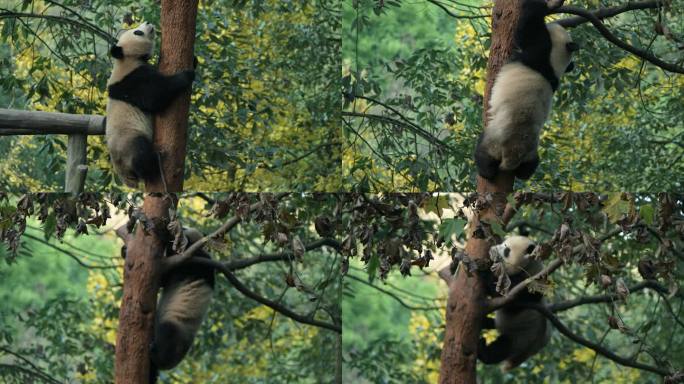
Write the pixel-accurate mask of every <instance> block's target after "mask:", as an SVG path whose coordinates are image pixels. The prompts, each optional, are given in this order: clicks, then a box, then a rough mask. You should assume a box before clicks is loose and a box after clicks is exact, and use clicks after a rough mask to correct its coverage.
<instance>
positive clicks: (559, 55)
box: [546, 23, 579, 78]
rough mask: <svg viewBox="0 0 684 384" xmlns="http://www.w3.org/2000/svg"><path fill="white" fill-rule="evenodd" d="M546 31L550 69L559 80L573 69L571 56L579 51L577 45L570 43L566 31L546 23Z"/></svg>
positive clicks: (556, 25) (570, 40)
mask: <svg viewBox="0 0 684 384" xmlns="http://www.w3.org/2000/svg"><path fill="white" fill-rule="evenodd" d="M546 29H548V31H549V35H550V36H551V57H550V60H551V67H552V68H553V72H554V73H555V74H556V77H558V78H560V77H561V76H562V75H563V73H565V72H570V71H572V70H573V69H574V68H575V64H574V63H573V62H572V54H573V52H575V51H577V50H578V49H579V45H577V43H575V42H573V41H572V38H571V37H570V34H569V33H568V31H566V30H565V28H563V27H562V26H561V25H560V24H558V23H548V24H546Z"/></svg>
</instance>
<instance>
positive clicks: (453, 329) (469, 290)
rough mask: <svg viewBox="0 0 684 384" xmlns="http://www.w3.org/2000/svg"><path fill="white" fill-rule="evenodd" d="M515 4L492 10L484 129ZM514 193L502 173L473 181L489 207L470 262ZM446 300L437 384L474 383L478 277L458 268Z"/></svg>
mask: <svg viewBox="0 0 684 384" xmlns="http://www.w3.org/2000/svg"><path fill="white" fill-rule="evenodd" d="M520 3H521V1H520V0H506V1H501V0H499V1H496V3H495V4H494V8H493V9H492V45H491V48H490V50H489V61H488V63H487V86H486V88H485V94H484V111H483V116H482V117H483V125H484V124H487V112H486V111H487V109H488V105H489V95H490V92H491V89H492V85H493V84H494V78H495V77H496V74H497V73H498V72H499V69H500V68H501V66H502V65H503V64H504V63H505V62H506V60H507V59H508V57H509V56H510V54H511V52H512V50H513V36H514V29H515V26H516V24H517V21H518V17H519V14H520ZM512 191H513V175H511V174H507V173H501V174H499V176H498V177H497V179H496V180H495V181H494V182H490V181H488V180H486V179H483V178H481V177H479V176H478V177H477V192H478V193H479V194H481V195H482V194H486V193H491V197H492V202H491V205H490V207H489V208H486V209H484V210H483V211H481V212H480V215H479V217H477V215H474V217H473V219H472V220H471V222H470V223H469V232H470V233H469V235H470V236H469V237H468V243H467V244H466V249H465V252H466V254H467V255H468V256H469V257H470V258H471V259H473V260H475V261H477V260H483V259H485V258H487V253H488V251H489V247H490V246H491V244H489V243H488V242H487V241H486V240H485V239H478V238H475V237H474V236H473V231H474V230H475V228H477V226H478V223H479V221H480V220H482V219H485V220H486V219H487V218H493V217H495V216H498V217H500V216H502V214H503V211H504V208H505V206H506V196H507V194H508V193H510V192H512ZM447 283H448V285H449V293H448V295H449V297H448V300H447V308H446V329H445V333H444V343H443V347H442V356H441V367H440V378H439V381H440V383H442V384H457V383H458V384H460V383H475V382H476V378H477V377H476V367H477V344H478V340H479V337H480V330H481V328H482V325H481V319H482V316H483V313H484V312H483V310H484V303H485V293H484V285H483V282H482V281H481V279H480V278H479V276H477V274H473V275H472V276H468V274H467V273H466V272H465V268H459V272H458V275H457V276H456V277H455V278H452V279H448V282H447Z"/></svg>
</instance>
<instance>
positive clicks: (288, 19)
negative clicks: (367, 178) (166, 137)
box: [0, 0, 341, 191]
mask: <svg viewBox="0 0 684 384" xmlns="http://www.w3.org/2000/svg"><path fill="white" fill-rule="evenodd" d="M338 8H339V5H338V4H337V2H336V1H326V0H321V1H316V2H310V1H285V2H284V1H275V0H271V1H234V0H212V1H203V2H201V3H200V7H199V12H198V17H197V28H196V30H197V35H196V42H195V55H196V56H197V58H198V61H199V66H198V79H199V80H197V81H196V82H195V83H194V86H193V96H192V101H191V115H190V127H189V137H188V156H187V161H186V172H185V174H186V183H185V185H186V189H190V190H204V191H209V190H242V191H244V190H247V191H250V190H299V191H336V190H338V189H339V187H340V175H341V170H340V167H341V165H340V164H341V163H340V151H339V106H338V100H339V99H338V97H339V96H338V95H337V94H336V93H335V90H336V89H337V86H336V82H337V80H338V79H339V76H338V73H339V66H340V64H339V60H340V58H339V47H340V37H339V33H338V31H339V25H340V16H339V9H338ZM142 20H146V21H149V22H151V23H153V24H155V25H159V6H158V3H157V2H154V1H143V2H140V1H137V2H130V1H115V2H111V1H89V2H87V3H84V2H82V1H74V0H67V1H63V2H55V1H49V0H48V1H42V0H41V1H18V0H17V1H9V2H3V3H2V5H1V6H0V62H1V63H2V65H1V66H0V67H1V69H0V107H4V108H13V109H26V110H42V111H58V112H68V113H77V114H104V112H105V106H106V102H107V94H106V82H107V78H108V77H109V71H110V70H111V62H110V58H109V55H108V49H109V44H110V39H112V38H113V37H114V36H115V35H116V34H117V31H118V30H120V29H122V28H129V27H130V26H131V25H130V24H129V23H132V24H133V25H134V24H136V23H137V22H139V21H142ZM162 33H163V31H162ZM153 61H154V59H153ZM65 147H66V136H61V135H49V136H23V137H22V136H14V137H11V138H3V139H2V140H1V141H0V156H2V158H3V159H5V161H3V163H2V164H1V165H0V180H2V181H0V187H2V189H3V190H5V191H26V190H29V191H60V190H61V189H62V186H63V181H64V172H65V168H64V167H65ZM88 167H89V172H88V179H87V181H86V190H89V191H110V190H112V188H115V189H116V188H123V187H122V186H121V185H120V184H118V182H117V181H116V180H115V178H114V176H113V174H112V171H111V167H110V164H109V159H108V154H107V151H106V147H105V146H104V139H103V138H102V137H96V136H91V137H90V139H89V149H88Z"/></svg>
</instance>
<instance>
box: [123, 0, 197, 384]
mask: <svg viewBox="0 0 684 384" xmlns="http://www.w3.org/2000/svg"><path fill="white" fill-rule="evenodd" d="M197 5H198V0H162V2H161V22H160V23H161V31H162V39H161V50H160V60H159V70H160V71H161V72H162V73H164V74H171V73H176V72H178V71H181V70H184V69H189V68H192V65H193V57H194V55H193V46H194V43H195V23H196V18H197ZM189 111H190V91H188V92H187V93H186V94H184V95H182V96H179V97H178V98H177V99H176V100H174V101H173V102H172V103H171V105H170V106H169V108H168V109H167V110H166V111H164V112H162V113H160V114H158V115H156V116H155V122H154V146H155V150H157V151H159V153H160V157H161V160H162V172H163V175H164V177H163V179H162V180H159V181H154V182H148V183H145V191H146V192H148V193H149V194H148V195H146V196H145V200H144V203H143V212H144V213H145V217H146V218H147V222H146V223H139V224H138V226H137V230H136V232H135V235H134V236H131V237H130V241H129V243H128V244H127V249H128V252H127V255H126V263H125V266H124V289H123V297H122V300H121V310H120V313H119V328H118V331H117V338H116V360H115V382H116V383H117V384H130V383H137V384H144V383H147V382H148V381H149V375H150V364H149V363H150V354H149V348H150V343H151V341H152V336H153V329H154V313H155V309H156V304H157V291H158V290H159V277H160V272H161V258H162V257H163V256H164V250H165V248H166V245H167V244H168V241H167V240H166V239H167V236H166V231H167V224H168V222H169V211H170V210H171V209H175V207H176V205H177V203H178V199H177V196H176V195H175V194H167V193H165V192H182V190H183V176H184V175H183V173H184V167H185V154H186V144H187V128H188V116H189ZM151 192H152V193H151ZM154 192H156V193H154ZM160 193H162V194H160Z"/></svg>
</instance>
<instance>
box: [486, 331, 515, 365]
mask: <svg viewBox="0 0 684 384" xmlns="http://www.w3.org/2000/svg"><path fill="white" fill-rule="evenodd" d="M511 347H512V340H511V338H510V337H508V336H507V335H500V336H499V337H498V338H497V339H496V340H494V342H493V343H491V344H487V342H486V341H485V339H484V338H481V339H480V344H479V345H478V347H477V358H478V359H480V361H481V362H483V363H485V364H497V363H500V362H502V361H504V360H506V358H508V357H509V356H510V354H511Z"/></svg>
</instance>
